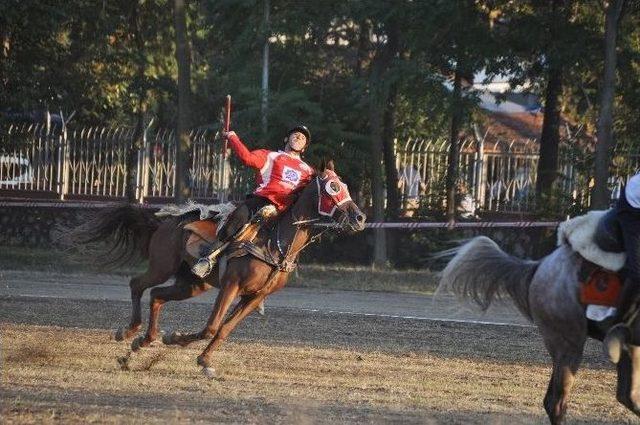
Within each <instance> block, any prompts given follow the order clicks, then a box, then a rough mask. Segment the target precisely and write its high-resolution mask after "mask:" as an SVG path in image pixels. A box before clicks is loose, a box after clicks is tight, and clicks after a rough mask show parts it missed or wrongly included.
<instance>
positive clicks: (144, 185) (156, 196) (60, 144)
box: [0, 124, 252, 203]
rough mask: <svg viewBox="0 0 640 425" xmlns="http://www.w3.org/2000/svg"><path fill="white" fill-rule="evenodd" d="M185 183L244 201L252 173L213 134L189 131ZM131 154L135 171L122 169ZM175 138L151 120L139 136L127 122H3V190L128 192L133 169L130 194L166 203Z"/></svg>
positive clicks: (96, 196)
mask: <svg viewBox="0 0 640 425" xmlns="http://www.w3.org/2000/svg"><path fill="white" fill-rule="evenodd" d="M189 137H190V140H191V151H190V152H189V156H190V159H191V166H190V168H189V182H190V186H191V193H192V196H193V197H194V198H197V199H208V200H212V201H214V202H215V201H220V200H232V199H241V198H243V197H244V195H245V193H247V192H249V191H250V190H251V187H250V184H251V181H252V173H251V172H250V171H249V170H247V169H246V167H242V166H239V164H237V163H236V161H235V160H233V159H231V158H230V157H229V156H226V158H224V157H223V155H222V149H221V144H220V143H219V142H217V141H216V142H214V139H216V138H217V134H216V132H213V131H210V130H194V131H192V132H191V133H190V134H189ZM129 152H132V154H133V155H134V157H135V161H134V162H135V170H129V169H128V167H127V157H128V155H129ZM175 170H176V144H175V137H174V133H173V131H170V130H166V129H153V128H152V127H151V125H150V126H148V127H147V128H146V129H145V130H144V132H143V134H142V136H141V139H140V141H138V142H136V140H135V131H134V130H133V129H131V128H107V127H91V128H82V129H71V128H65V127H64V126H50V125H49V126H48V125H46V124H21V125H7V126H2V127H0V194H1V195H4V196H12V195H14V196H20V197H38V198H42V197H45V198H57V199H93V200H103V199H114V198H115V199H117V198H123V199H124V198H125V197H126V196H127V182H128V176H129V173H130V172H135V176H136V182H135V188H134V190H135V198H136V199H137V200H138V201H139V202H141V203H142V202H154V201H158V202H163V201H166V200H167V199H170V198H173V197H174V195H175V182H176V171H175Z"/></svg>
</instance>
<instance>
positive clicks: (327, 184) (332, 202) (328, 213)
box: [304, 161, 367, 233]
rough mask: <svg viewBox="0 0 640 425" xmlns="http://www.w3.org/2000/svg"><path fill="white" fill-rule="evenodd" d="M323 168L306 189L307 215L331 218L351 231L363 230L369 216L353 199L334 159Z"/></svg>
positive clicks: (345, 229)
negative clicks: (336, 169) (335, 165)
mask: <svg viewBox="0 0 640 425" xmlns="http://www.w3.org/2000/svg"><path fill="white" fill-rule="evenodd" d="M321 168H322V169H321V170H320V171H319V172H318V174H317V175H316V177H315V179H314V180H312V181H311V183H309V185H308V186H307V187H306V189H305V191H304V192H305V193H304V195H305V196H304V197H305V198H307V202H306V204H308V206H307V209H308V211H307V215H308V216H315V217H316V218H329V219H330V220H332V221H333V222H334V223H336V224H338V225H339V226H340V228H341V230H344V231H346V232H349V233H355V232H359V231H361V230H363V229H364V223H365V221H366V220H367V216H366V215H365V214H364V213H363V212H362V211H360V208H358V206H357V205H356V204H355V202H353V200H352V199H351V195H350V194H349V188H348V187H347V185H346V184H344V183H343V182H342V180H340V177H339V176H338V174H336V171H335V169H334V165H333V161H329V162H328V163H327V164H326V165H325V166H323V167H321Z"/></svg>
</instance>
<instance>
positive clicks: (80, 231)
mask: <svg viewBox="0 0 640 425" xmlns="http://www.w3.org/2000/svg"><path fill="white" fill-rule="evenodd" d="M159 225H160V220H158V219H157V218H156V217H155V215H154V213H153V212H152V211H150V210H146V209H144V208H141V207H136V206H132V205H129V204H123V205H119V206H116V207H114V208H105V209H102V210H100V211H99V212H98V213H97V214H95V215H93V216H91V217H89V219H88V220H87V221H86V222H85V223H84V224H82V225H80V226H78V227H76V228H75V229H72V230H71V231H69V232H67V235H65V236H66V237H65V239H66V242H67V244H69V245H72V246H74V247H76V248H82V249H86V247H87V245H89V246H97V247H98V249H100V251H103V248H105V247H106V253H105V254H106V255H105V254H103V253H101V254H100V256H99V259H100V262H101V264H102V265H104V266H106V267H115V266H120V265H124V264H130V263H135V262H137V261H140V260H143V259H147V258H149V244H150V241H151V236H152V235H153V233H154V232H155V231H156V230H157V229H158V226H159ZM81 246H82V247H81ZM101 248H102V249H101Z"/></svg>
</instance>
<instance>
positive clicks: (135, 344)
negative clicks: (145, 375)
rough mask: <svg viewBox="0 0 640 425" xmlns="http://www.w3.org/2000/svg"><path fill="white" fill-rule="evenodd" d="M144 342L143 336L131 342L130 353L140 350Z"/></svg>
mask: <svg viewBox="0 0 640 425" xmlns="http://www.w3.org/2000/svg"><path fill="white" fill-rule="evenodd" d="M143 341H144V337H143V336H139V337H137V338H136V339H134V340H133V341H131V351H133V352H135V351H138V350H139V349H140V348H142V342H143Z"/></svg>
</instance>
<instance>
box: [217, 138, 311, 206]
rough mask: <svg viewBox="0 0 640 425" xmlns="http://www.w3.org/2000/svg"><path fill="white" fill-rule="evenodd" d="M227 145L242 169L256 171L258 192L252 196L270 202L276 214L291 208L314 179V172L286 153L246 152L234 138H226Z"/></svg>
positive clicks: (300, 160)
mask: <svg viewBox="0 0 640 425" xmlns="http://www.w3.org/2000/svg"><path fill="white" fill-rule="evenodd" d="M229 144H230V145H231V148H232V149H233V151H234V152H235V153H236V155H238V158H240V160H241V161H242V162H243V163H244V164H245V165H248V166H249V167H253V168H255V169H257V170H258V172H257V173H256V180H257V183H258V188H257V189H256V190H255V191H254V192H253V193H254V194H256V195H258V196H262V197H263V198H266V199H268V200H269V201H271V202H272V203H273V204H274V205H275V206H276V208H277V209H278V211H282V210H284V209H285V208H287V207H288V206H289V205H291V202H292V201H293V196H292V195H293V194H294V193H295V192H297V191H298V190H300V189H302V188H303V187H304V186H305V185H306V184H307V183H309V181H310V180H311V178H312V176H313V169H312V168H311V167H310V166H309V165H308V164H307V163H306V162H304V161H303V160H302V159H300V158H298V157H296V156H294V155H291V154H288V153H287V152H284V151H277V152H274V151H269V150H267V149H258V150H255V151H249V149H247V147H246V146H245V145H244V143H242V141H241V140H240V138H239V137H238V136H237V135H235V134H233V135H231V136H230V137H229Z"/></svg>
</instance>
